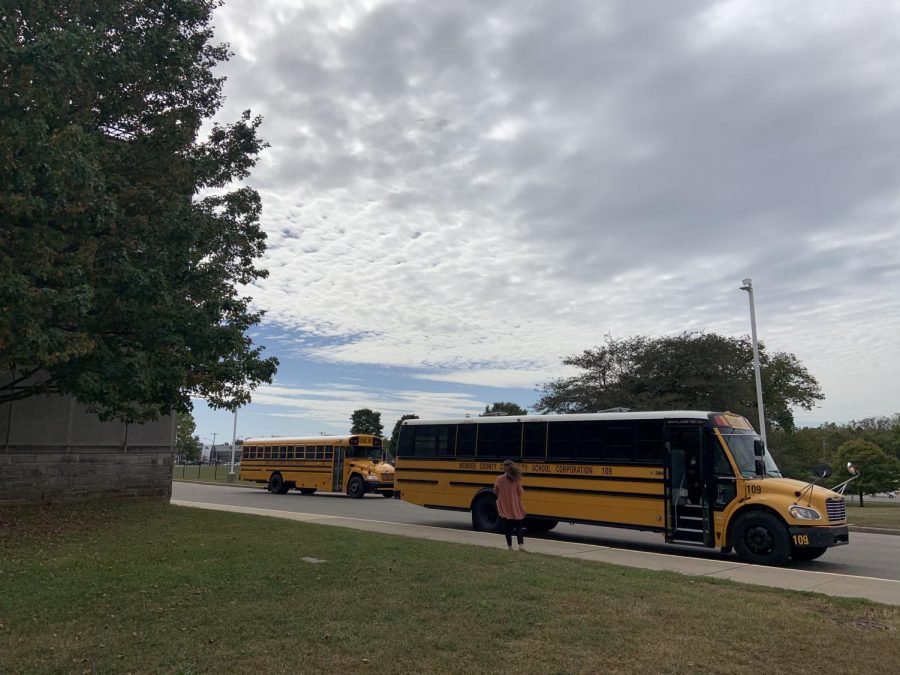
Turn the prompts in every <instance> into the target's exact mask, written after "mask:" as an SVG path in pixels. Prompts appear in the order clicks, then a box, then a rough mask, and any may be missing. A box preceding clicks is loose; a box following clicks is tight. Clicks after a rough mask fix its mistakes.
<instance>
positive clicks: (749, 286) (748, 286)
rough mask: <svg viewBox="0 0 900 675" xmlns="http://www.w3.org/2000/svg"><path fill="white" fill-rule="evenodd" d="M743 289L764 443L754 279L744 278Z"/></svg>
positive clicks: (764, 430) (760, 426)
mask: <svg viewBox="0 0 900 675" xmlns="http://www.w3.org/2000/svg"><path fill="white" fill-rule="evenodd" d="M743 283H744V285H743V286H741V290H742V291H747V294H748V295H749V296H750V331H751V335H752V338H753V369H754V370H755V371H756V407H757V408H758V409H759V435H760V438H762V442H763V445H767V443H766V412H765V409H764V408H763V396H762V375H760V372H759V343H758V341H757V339H756V307H755V305H754V304H753V279H750V278H749V277H748V278H747V279H744V282H743Z"/></svg>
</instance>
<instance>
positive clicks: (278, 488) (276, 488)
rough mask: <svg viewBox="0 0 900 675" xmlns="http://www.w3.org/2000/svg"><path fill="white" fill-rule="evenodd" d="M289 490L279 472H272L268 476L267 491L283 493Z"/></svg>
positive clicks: (275, 493) (277, 493) (274, 493)
mask: <svg viewBox="0 0 900 675" xmlns="http://www.w3.org/2000/svg"><path fill="white" fill-rule="evenodd" d="M288 490H290V486H289V485H288V484H287V483H285V482H284V478H282V477H281V474H280V473H273V474H272V475H271V476H269V492H271V493H272V494H273V495H283V494H286V493H287V491H288Z"/></svg>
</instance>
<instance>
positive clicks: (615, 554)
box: [172, 499, 900, 605]
mask: <svg viewBox="0 0 900 675" xmlns="http://www.w3.org/2000/svg"><path fill="white" fill-rule="evenodd" d="M172 504H175V505H176V506H190V507H193V508H198V509H209V510H213V511H231V512H234V513H249V514H253V515H259V516H270V517H273V518H284V519H286V520H298V521H301V522H306V523H316V524H318V525H333V526H336V527H348V528H352V529H356V530H365V531H366V532H380V533H382V534H395V535H399V536H402V537H415V538H418V539H430V540H433V541H446V542H454V543H458V544H470V545H473V546H489V547H492V548H502V549H505V548H506V543H505V542H504V541H503V538H502V537H500V536H499V535H496V534H488V533H486V532H473V531H466V530H454V529H449V528H443V527H432V526H429V525H410V524H402V523H389V522H385V521H381V520H368V519H365V518H347V517H344V516H328V515H321V514H316V513H296V512H294V511H279V510H275V509H257V508H251V507H245V506H225V505H222V504H209V503H202V502H192V501H182V500H177V499H173V500H172ZM528 549H529V550H530V551H532V552H534V553H544V554H547V555H558V556H562V557H565V558H580V559H583V560H595V561H598V562H605V563H611V564H614V565H625V566H627V567H640V568H643V569H651V570H665V571H671V572H680V573H681V574H686V575H688V576H706V577H713V578H717V579H730V580H732V581H739V582H742V583H746V584H756V585H759V586H770V587H773V588H785V589H790V590H795V591H812V592H815V593H824V594H825V595H836V596H843V597H854V598H868V599H869V600H874V601H876V602H883V603H886V604H889V605H900V581H894V580H891V579H874V578H871V577H857V576H850V575H844V574H831V573H828V572H813V571H809V570H796V569H790V568H784V567H763V566H760V565H748V564H746V563H741V562H737V561H727V560H707V559H703V558H689V557H685V556H678V555H668V554H665V553H650V552H646V551H628V550H624V549H619V548H611V547H608V546H596V545H593V544H578V543H573V542H565V541H550V540H547V539H529V540H528Z"/></svg>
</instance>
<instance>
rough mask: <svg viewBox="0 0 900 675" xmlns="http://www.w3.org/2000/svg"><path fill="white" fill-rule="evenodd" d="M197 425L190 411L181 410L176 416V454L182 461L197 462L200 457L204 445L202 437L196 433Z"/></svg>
mask: <svg viewBox="0 0 900 675" xmlns="http://www.w3.org/2000/svg"><path fill="white" fill-rule="evenodd" d="M196 430H197V425H196V423H195V422H194V416H193V415H191V413H189V412H179V413H177V415H176V417H175V454H176V455H177V456H178V458H179V459H180V461H181V462H195V461H197V460H198V459H200V452H201V451H202V446H201V445H200V437H199V436H197V435H195V434H194V432H195V431H196Z"/></svg>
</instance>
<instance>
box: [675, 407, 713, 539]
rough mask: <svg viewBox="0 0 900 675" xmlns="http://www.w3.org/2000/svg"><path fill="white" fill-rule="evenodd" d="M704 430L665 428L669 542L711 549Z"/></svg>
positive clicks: (676, 427)
mask: <svg viewBox="0 0 900 675" xmlns="http://www.w3.org/2000/svg"><path fill="white" fill-rule="evenodd" d="M703 438H704V435H703V427H702V426H699V425H675V424H670V425H667V427H666V449H667V452H666V491H665V494H666V541H668V542H673V543H679V544H695V545H700V546H712V533H711V528H710V508H709V500H708V498H707V489H706V480H705V478H704V477H705V475H706V472H705V470H704V467H705V462H704V457H703Z"/></svg>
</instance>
